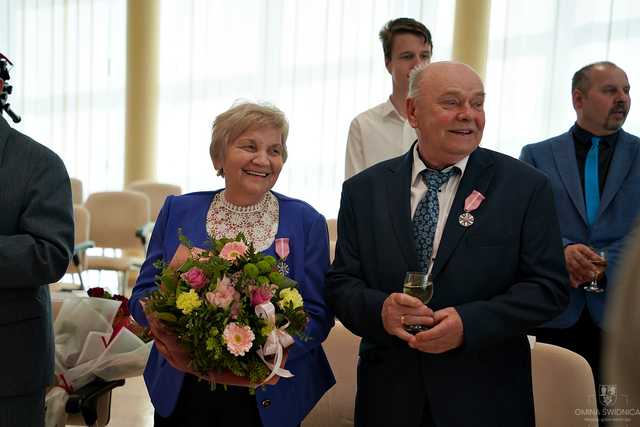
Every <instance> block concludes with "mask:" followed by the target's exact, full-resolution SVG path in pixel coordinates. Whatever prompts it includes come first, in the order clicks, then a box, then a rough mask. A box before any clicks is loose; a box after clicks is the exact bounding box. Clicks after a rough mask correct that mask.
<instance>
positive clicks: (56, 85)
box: [0, 0, 126, 196]
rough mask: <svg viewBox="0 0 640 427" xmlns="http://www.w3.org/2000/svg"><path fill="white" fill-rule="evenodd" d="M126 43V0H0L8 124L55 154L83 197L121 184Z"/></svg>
mask: <svg viewBox="0 0 640 427" xmlns="http://www.w3.org/2000/svg"><path fill="white" fill-rule="evenodd" d="M125 42H126V0H0V52H3V53H4V54H5V55H6V56H7V57H8V58H9V59H10V60H11V61H12V62H13V63H14V64H15V66H14V68H13V70H12V72H11V80H10V81H9V83H10V84H12V85H13V86H14V90H13V95H12V96H10V98H9V99H10V102H11V105H12V108H13V109H14V110H15V111H16V112H17V113H18V114H20V115H21V116H22V122H21V123H20V124H17V125H13V124H12V126H14V127H15V128H16V129H18V130H19V131H21V132H23V133H25V134H27V135H29V136H30V137H32V138H33V139H35V140H36V141H38V142H40V143H41V144H44V145H46V146H48V147H49V148H51V149H52V150H53V151H55V152H56V153H58V155H60V157H62V159H63V160H64V162H65V164H66V166H67V170H68V172H69V175H70V176H75V177H77V178H80V179H81V180H82V181H83V183H84V187H85V196H86V194H88V193H89V192H93V191H99V190H105V189H119V188H122V182H123V175H124V106H125V104H124V99H125V96H124V90H125V67H126V43H125ZM5 118H6V119H7V120H8V121H9V122H10V123H11V121H10V120H9V118H8V117H7V116H6V115H5ZM0 185H2V184H0Z"/></svg>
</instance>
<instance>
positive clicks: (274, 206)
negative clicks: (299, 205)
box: [207, 190, 280, 252]
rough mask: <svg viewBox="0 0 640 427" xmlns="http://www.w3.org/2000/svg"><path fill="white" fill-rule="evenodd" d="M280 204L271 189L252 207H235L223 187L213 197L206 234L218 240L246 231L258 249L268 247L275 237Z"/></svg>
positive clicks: (259, 250) (245, 234) (246, 234)
mask: <svg viewBox="0 0 640 427" xmlns="http://www.w3.org/2000/svg"><path fill="white" fill-rule="evenodd" d="M279 218H280V205H279V204H278V199H277V198H276V196H274V195H273V194H272V193H271V192H270V191H268V192H267V194H265V196H264V198H263V199H262V200H261V201H259V202H258V203H256V204H255V205H252V206H236V205H234V204H231V203H229V202H228V201H227V199H226V198H225V197H224V190H223V191H220V192H219V193H217V194H216V195H215V196H214V197H213V201H212V202H211V206H210V207H209V212H208V213H207V234H208V235H209V236H213V237H214V238H215V239H221V238H223V237H226V238H235V237H236V236H237V235H238V233H243V234H244V236H245V237H246V238H247V240H248V241H249V242H252V243H253V247H254V248H255V250H256V251H257V252H261V251H264V250H265V249H268V248H269V247H270V246H271V244H272V243H273V241H274V240H275V238H276V233H277V232H278V220H279Z"/></svg>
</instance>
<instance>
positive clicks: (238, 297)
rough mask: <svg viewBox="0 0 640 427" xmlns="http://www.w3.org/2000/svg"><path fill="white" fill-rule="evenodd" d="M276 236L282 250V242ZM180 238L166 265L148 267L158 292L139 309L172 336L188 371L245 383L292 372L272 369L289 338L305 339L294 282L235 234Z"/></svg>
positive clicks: (284, 241)
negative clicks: (199, 242) (196, 242)
mask: <svg viewBox="0 0 640 427" xmlns="http://www.w3.org/2000/svg"><path fill="white" fill-rule="evenodd" d="M278 240H280V242H276V244H285V245H287V249H288V240H287V239H278ZM180 241H181V243H182V245H181V246H180V247H179V248H178V251H177V252H176V255H175V256H174V258H173V260H172V261H171V263H169V264H167V263H165V262H162V261H161V262H158V263H157V264H156V267H157V268H158V269H159V270H161V273H160V275H159V289H158V290H156V291H154V292H153V293H152V294H151V295H150V297H149V299H148V300H147V301H146V304H145V312H146V313H147V314H148V315H150V316H151V317H155V318H156V319H158V320H159V321H160V323H162V325H163V326H164V327H165V328H166V329H167V330H169V331H170V332H171V333H172V334H173V335H174V336H175V338H176V341H177V344H178V345H179V346H180V347H181V349H183V350H184V351H185V353H186V354H187V356H188V359H189V362H188V363H189V368H190V370H191V371H193V372H195V373H196V374H198V375H201V376H204V377H207V378H209V379H210V380H211V381H213V382H222V383H226V381H225V380H221V379H220V378H222V377H223V376H224V375H226V376H227V377H228V374H229V373H231V374H233V376H235V377H239V378H242V379H245V381H246V380H248V382H249V383H250V384H252V385H260V384H264V383H266V382H267V381H269V380H271V379H272V378H274V377H275V378H277V377H276V376H280V377H290V376H292V374H291V373H290V372H289V371H287V370H285V369H282V368H281V367H280V365H281V363H282V361H283V358H284V349H285V348H286V347H288V346H290V345H291V344H293V338H292V336H297V337H299V338H301V339H306V337H305V335H304V330H305V327H306V324H307V320H308V317H307V314H306V313H305V311H304V308H303V301H302V296H301V295H300V293H299V292H298V290H297V289H296V286H297V284H296V282H295V281H293V280H291V279H289V278H288V277H286V276H284V275H283V274H282V273H280V272H279V271H278V268H276V259H275V258H274V257H272V256H265V255H263V254H261V253H257V252H256V251H255V250H254V248H253V245H252V244H250V243H248V242H247V241H246V239H245V237H244V236H243V235H242V234H238V236H237V237H236V238H235V239H221V240H211V242H210V248H209V249H200V248H194V247H193V246H192V245H191V243H190V242H189V241H188V240H187V239H186V238H185V237H184V236H182V235H180ZM287 252H288V250H287ZM282 261H283V260H281V264H282ZM270 359H273V360H270ZM223 374H224V375H223ZM221 375H222V376H221ZM216 377H217V379H216ZM230 383H234V382H230ZM236 384H237V383H236Z"/></svg>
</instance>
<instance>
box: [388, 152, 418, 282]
mask: <svg viewBox="0 0 640 427" xmlns="http://www.w3.org/2000/svg"><path fill="white" fill-rule="evenodd" d="M414 145H415V144H414ZM412 167H413V145H412V146H411V149H410V150H409V151H408V152H407V154H405V155H404V156H403V157H401V158H400V159H398V161H397V162H395V163H393V164H392V165H391V166H389V176H388V179H387V180H386V181H387V182H386V184H387V188H386V193H387V202H388V203H387V212H388V213H389V217H390V218H389V219H390V222H391V225H392V228H393V231H394V234H395V236H396V239H397V240H398V246H399V247H400V248H402V253H403V255H404V258H405V259H406V261H407V265H408V267H409V269H410V270H415V269H416V268H417V266H418V258H417V256H416V244H415V240H414V237H413V222H412V221H411V170H412Z"/></svg>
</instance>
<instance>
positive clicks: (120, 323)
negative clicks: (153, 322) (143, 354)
mask: <svg viewBox="0 0 640 427" xmlns="http://www.w3.org/2000/svg"><path fill="white" fill-rule="evenodd" d="M87 294H88V295H89V296H90V297H92V298H104V299H108V300H113V301H120V307H119V308H118V312H117V313H116V315H115V317H114V319H113V333H112V334H111V338H110V339H109V341H111V340H113V338H115V336H116V335H118V332H120V330H121V329H122V328H126V329H128V330H130V331H131V332H133V333H134V334H135V335H136V336H137V337H138V338H140V339H141V340H142V341H144V342H149V341H151V340H152V339H153V336H152V335H151V332H150V331H149V329H148V328H145V327H143V326H141V325H139V324H138V323H137V322H136V321H135V320H133V317H131V313H129V298H127V297H125V296H123V295H118V294H113V295H112V294H111V293H109V291H107V290H106V289H104V288H100V287H95V288H90V289H89V290H87Z"/></svg>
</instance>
